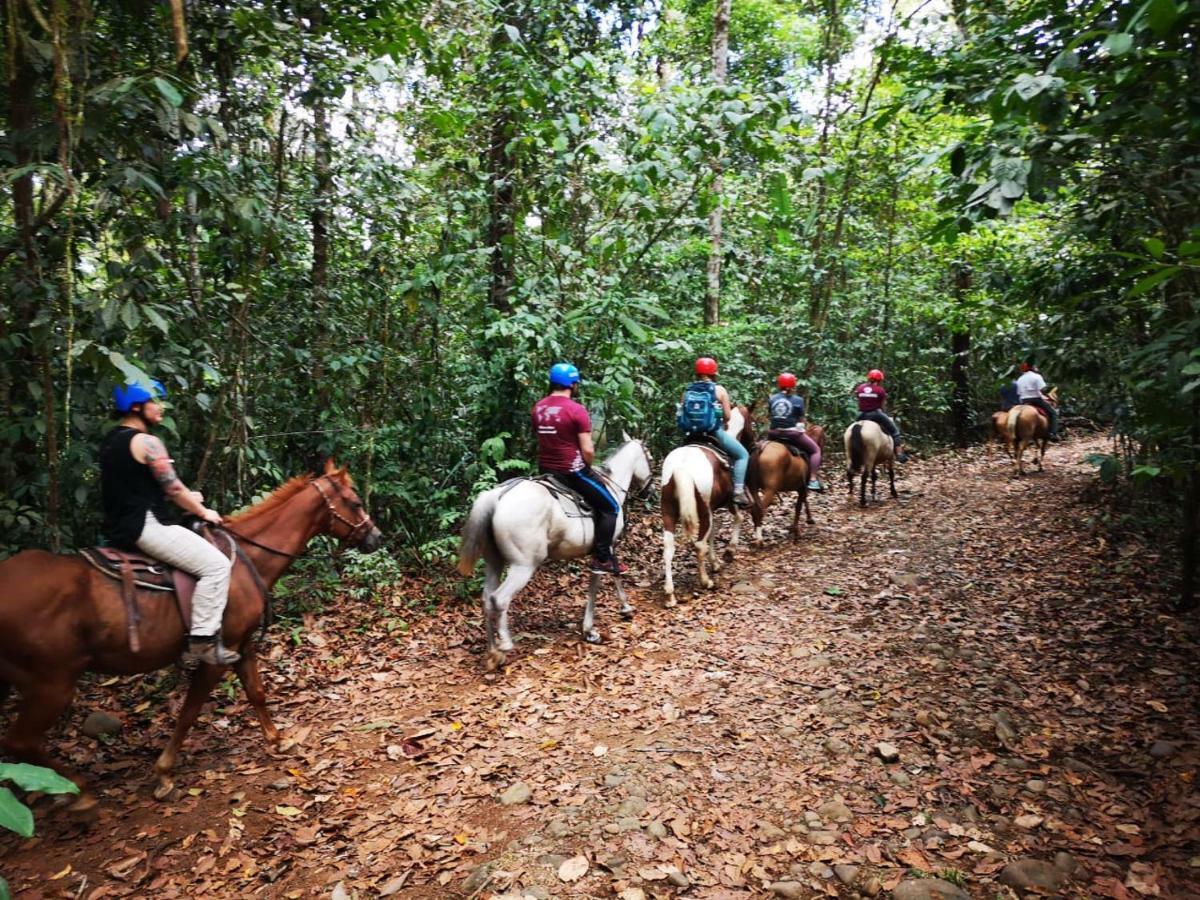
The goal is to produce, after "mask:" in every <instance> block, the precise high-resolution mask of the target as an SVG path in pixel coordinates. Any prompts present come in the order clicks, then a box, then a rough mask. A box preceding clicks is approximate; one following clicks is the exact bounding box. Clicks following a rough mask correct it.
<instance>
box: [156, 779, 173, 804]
mask: <svg viewBox="0 0 1200 900" xmlns="http://www.w3.org/2000/svg"><path fill="white" fill-rule="evenodd" d="M174 793H175V782H174V781H172V780H171V779H170V778H163V779H162V780H160V781H159V782H158V787H156V788H155V789H154V799H155V800H163V801H165V800H170V799H171V796H172V795H173V794H174Z"/></svg>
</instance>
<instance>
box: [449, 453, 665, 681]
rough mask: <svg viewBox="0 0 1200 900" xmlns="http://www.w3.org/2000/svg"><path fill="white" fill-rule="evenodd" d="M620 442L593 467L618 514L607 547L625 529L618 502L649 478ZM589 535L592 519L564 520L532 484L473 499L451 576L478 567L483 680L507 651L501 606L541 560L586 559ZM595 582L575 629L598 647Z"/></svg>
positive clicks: (646, 461)
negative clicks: (484, 643) (483, 638)
mask: <svg viewBox="0 0 1200 900" xmlns="http://www.w3.org/2000/svg"><path fill="white" fill-rule="evenodd" d="M622 438H623V440H624V443H623V444H622V445H621V446H620V447H619V448H617V450H616V452H615V453H613V454H612V455H611V456H610V457H609V458H608V461H607V462H606V463H604V464H603V465H601V466H598V467H597V471H598V472H599V473H600V474H601V476H602V478H603V481H604V482H605V484H606V486H607V487H608V488H609V490H610V491H611V492H612V494H613V496H614V497H615V499H616V500H617V502H618V503H619V504H620V506H621V511H620V513H618V515H617V530H616V533H615V534H614V536H613V541H614V543H615V541H616V539H617V538H619V537H620V536H621V532H622V531H623V530H624V529H625V510H624V507H625V500H626V498H627V497H628V496H629V493H630V490H631V488H633V489H642V488H648V487H649V486H650V481H651V477H652V475H651V463H650V453H649V451H648V450H647V449H646V447H645V445H644V444H643V443H642V442H641V441H636V440H634V439H633V438H631V437H629V436H628V435H622ZM594 531H595V526H594V524H593V522H592V518H591V516H583V517H580V516H569V515H567V513H566V511H565V510H564V509H563V506H562V503H561V502H559V499H558V497H556V496H554V495H553V494H551V493H550V491H549V490H547V489H546V488H545V487H544V486H543V485H541V484H540V483H538V482H537V481H532V480H526V481H522V482H520V483H518V484H516V485H513V486H509V487H504V486H501V487H495V488H492V489H491V490H490V491H486V492H484V493H482V494H480V495H479V496H478V497H477V498H476V499H475V503H474V505H473V506H472V507H471V514H470V515H469V516H468V517H467V522H466V524H465V525H464V526H463V530H462V547H461V548H460V550H459V560H458V570H459V571H460V572H461V573H462V574H464V575H470V574H471V573H472V572H473V571H474V570H475V563H476V561H477V560H478V559H479V558H480V557H482V558H483V560H484V564H485V572H484V580H483V597H482V601H483V620H484V625H485V627H486V629H487V654H486V656H485V658H484V664H485V666H486V667H487V670H488V671H489V672H490V671H494V670H495V669H496V668H498V667H499V666H501V665H503V664H504V654H505V653H506V652H508V651H509V650H511V649H512V648H513V642H512V638H511V637H510V636H509V633H508V605H509V604H510V603H511V602H512V600H513V597H515V596H516V595H517V593H518V592H519V591H520V590H521V588H523V587H525V585H526V584H528V583H529V580H530V579H531V578H532V577H533V575H534V573H535V572H537V570H538V568H539V567H540V566H541V565H542V563H544V562H545V561H546V560H548V559H577V558H579V557H581V556H586V555H587V554H589V553H591V552H592V537H593V533H594ZM505 567H507V568H508V573H507V575H506V576H505V578H504V581H503V582H501V580H500V574H501V573H502V572H503V571H504V569H505ZM601 577H602V576H600V575H597V574H595V573H593V574H592V578H591V581H590V583H589V584H588V599H587V606H586V607H585V608H584V611H583V621H582V623H581V624H580V631H581V634H582V636H583V638H584V640H586V641H588V642H589V643H593V644H596V643H599V642H600V640H601V638H600V633H599V632H598V631H596V629H595V628H594V627H593V622H594V619H595V615H596V591H597V588H598V587H599V584H600V579H601ZM616 583H617V597H618V598H619V599H620V600H621V614H622V615H623V616H625V617H626V618H628V617H630V616H632V615H633V606H632V605H631V604H630V603H629V600H628V599H627V598H626V596H625V589H624V587H623V586H622V585H621V579H620V578H617V579H616Z"/></svg>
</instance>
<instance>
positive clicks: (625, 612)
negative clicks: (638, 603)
mask: <svg viewBox="0 0 1200 900" xmlns="http://www.w3.org/2000/svg"><path fill="white" fill-rule="evenodd" d="M634 612H636V610H635V609H634V608H633V607H632V606H622V607H621V618H622V619H625V620H629V619H632V618H633V614H634Z"/></svg>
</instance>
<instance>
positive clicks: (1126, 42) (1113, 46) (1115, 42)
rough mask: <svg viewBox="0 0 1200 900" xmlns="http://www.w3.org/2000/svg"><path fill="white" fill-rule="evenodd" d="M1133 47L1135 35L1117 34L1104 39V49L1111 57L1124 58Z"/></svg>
mask: <svg viewBox="0 0 1200 900" xmlns="http://www.w3.org/2000/svg"><path fill="white" fill-rule="evenodd" d="M1132 46H1133V35H1132V34H1126V33H1125V32H1123V31H1122V32H1117V33H1116V34H1110V35H1109V36H1108V37H1106V38H1105V39H1104V49H1105V50H1107V51H1108V52H1109V55H1111V56H1124V55H1125V54H1126V53H1128V52H1129V48H1130V47H1132Z"/></svg>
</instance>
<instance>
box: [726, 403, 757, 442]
mask: <svg viewBox="0 0 1200 900" xmlns="http://www.w3.org/2000/svg"><path fill="white" fill-rule="evenodd" d="M757 404H758V401H757V400H755V401H754V402H753V403H751V404H750V405H749V406H735V407H734V408H733V413H734V414H733V416H731V417H730V419H729V430H730V432H731V433H732V434H733V436H734V438H735V439H736V440H737V442H738V443H739V444H741V445H742V446H743V447H745V448H746V449H747V450H753V449H754V445H755V443H756V442H757V440H758V437H757V435H756V434H755V433H754V407H755V406H756V405H757ZM739 419H740V421H739ZM735 429H736V430H735Z"/></svg>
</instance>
